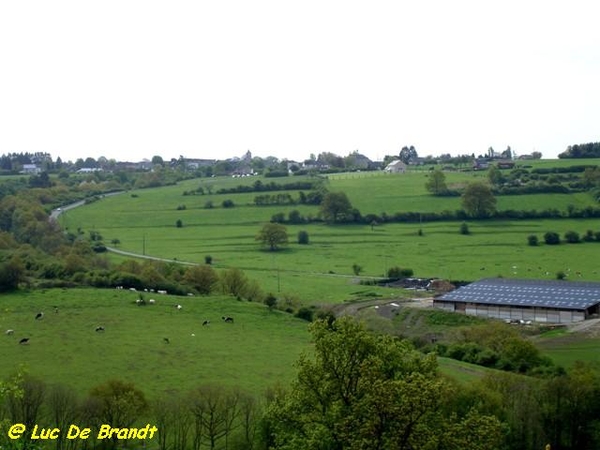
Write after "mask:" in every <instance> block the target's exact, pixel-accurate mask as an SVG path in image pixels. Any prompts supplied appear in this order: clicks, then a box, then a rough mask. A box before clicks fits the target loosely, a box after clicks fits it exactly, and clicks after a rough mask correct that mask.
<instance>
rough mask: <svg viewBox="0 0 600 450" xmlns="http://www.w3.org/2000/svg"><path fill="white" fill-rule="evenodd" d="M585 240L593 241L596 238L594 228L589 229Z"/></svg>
mask: <svg viewBox="0 0 600 450" xmlns="http://www.w3.org/2000/svg"><path fill="white" fill-rule="evenodd" d="M583 240H584V241H585V242H592V241H593V240H594V232H593V231H592V230H587V231H586V232H585V234H584V235H583Z"/></svg>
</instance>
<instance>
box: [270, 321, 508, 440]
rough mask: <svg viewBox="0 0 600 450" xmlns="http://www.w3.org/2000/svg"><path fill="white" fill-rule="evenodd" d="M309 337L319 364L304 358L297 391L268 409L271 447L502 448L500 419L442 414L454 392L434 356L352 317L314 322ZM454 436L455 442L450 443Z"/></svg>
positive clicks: (297, 380) (287, 394) (294, 384)
mask: <svg viewBox="0 0 600 450" xmlns="http://www.w3.org/2000/svg"><path fill="white" fill-rule="evenodd" d="M310 331H311V334H312V336H313V341H314V358H309V357H308V356H306V355H303V356H301V357H300V360H299V361H298V364H297V365H298V368H299V370H298V375H297V378H296V380H295V381H294V383H293V386H292V388H291V391H290V392H289V393H282V394H280V395H279V396H276V398H275V399H274V400H273V402H272V403H271V405H270V408H269V411H268V414H267V421H268V424H269V425H270V431H271V435H270V436H269V437H270V438H271V440H272V445H271V447H270V448H275V449H289V450H292V449H294V450H296V449H297V450H300V449H335V450H338V449H340V450H341V449H361V450H363V449H364V450H375V449H387V448H390V449H391V448H393V449H398V450H408V449H411V450H423V449H426V448H444V449H452V450H458V449H464V448H475V449H485V450H491V449H495V448H498V446H499V442H500V438H501V434H500V423H499V421H498V420H497V419H495V418H494V417H488V416H483V415H480V414H478V413H475V412H474V411H469V414H467V415H466V416H464V417H459V415H458V414H455V413H454V412H452V413H449V412H448V411H444V406H445V404H446V402H449V399H450V398H451V395H452V389H451V388H450V385H449V384H448V383H447V382H446V381H445V380H444V379H443V378H442V377H440V376H439V375H438V373H437V362H436V358H435V355H433V354H431V355H423V354H422V353H419V352H418V351H416V350H415V349H414V348H413V347H412V345H411V344H410V343H409V342H408V341H406V340H403V341H401V340H399V339H396V338H394V337H392V336H388V335H374V334H370V333H369V332H367V331H366V330H365V328H364V327H363V326H362V325H360V324H359V323H357V322H355V321H354V320H353V319H352V318H350V317H342V318H340V319H337V320H335V321H333V322H332V323H330V322H327V321H324V320H319V321H316V322H313V323H312V324H311V325H310ZM466 421H474V422H471V424H472V425H476V423H477V425H479V424H480V425H482V426H483V424H486V425H485V432H484V433H479V432H477V434H476V436H474V435H473V428H472V427H469V426H467V422H466ZM461 424H462V425H463V426H460V425H461ZM450 430H452V432H450ZM484 435H486V436H488V437H487V439H484V438H483V436H484ZM450 437H452V439H451V441H452V442H456V443H455V444H450V445H447V444H446V440H450V439H449V438H450ZM442 442H444V445H443V447H440V446H439V445H438V443H442ZM465 443H468V444H470V445H467V446H465Z"/></svg>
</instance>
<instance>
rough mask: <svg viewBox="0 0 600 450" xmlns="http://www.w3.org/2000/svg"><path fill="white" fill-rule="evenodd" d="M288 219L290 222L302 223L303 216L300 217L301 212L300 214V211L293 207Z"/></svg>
mask: <svg viewBox="0 0 600 450" xmlns="http://www.w3.org/2000/svg"><path fill="white" fill-rule="evenodd" d="M288 220H289V222H290V223H302V222H303V221H304V218H303V217H302V214H300V211H298V210H297V209H294V210H293V211H290V212H289V214H288Z"/></svg>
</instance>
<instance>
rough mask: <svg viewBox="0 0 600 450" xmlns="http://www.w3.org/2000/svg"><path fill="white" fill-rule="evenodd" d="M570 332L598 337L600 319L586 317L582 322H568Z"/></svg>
mask: <svg viewBox="0 0 600 450" xmlns="http://www.w3.org/2000/svg"><path fill="white" fill-rule="evenodd" d="M568 329H569V331H570V332H571V333H578V334H585V335H587V336H589V337H600V319H588V320H584V321H583V322H576V323H573V324H570V325H569V326H568Z"/></svg>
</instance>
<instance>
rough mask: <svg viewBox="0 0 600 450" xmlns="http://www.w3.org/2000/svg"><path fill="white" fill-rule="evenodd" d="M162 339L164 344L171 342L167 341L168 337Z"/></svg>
mask: <svg viewBox="0 0 600 450" xmlns="http://www.w3.org/2000/svg"><path fill="white" fill-rule="evenodd" d="M163 341H164V343H165V344H170V343H171V341H169V338H163Z"/></svg>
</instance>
